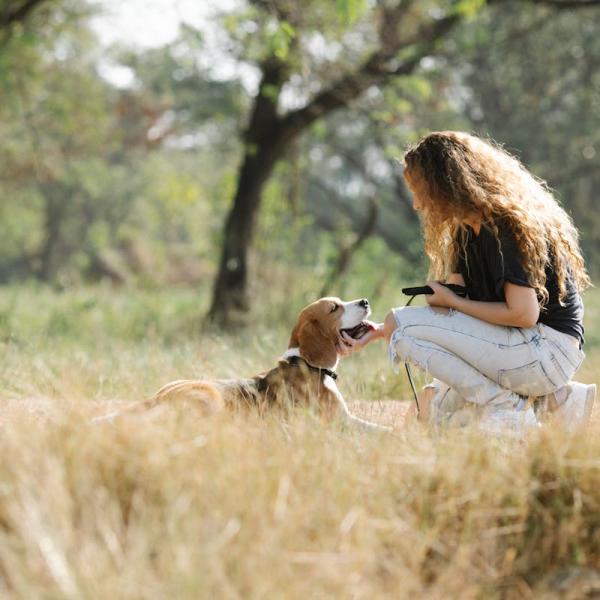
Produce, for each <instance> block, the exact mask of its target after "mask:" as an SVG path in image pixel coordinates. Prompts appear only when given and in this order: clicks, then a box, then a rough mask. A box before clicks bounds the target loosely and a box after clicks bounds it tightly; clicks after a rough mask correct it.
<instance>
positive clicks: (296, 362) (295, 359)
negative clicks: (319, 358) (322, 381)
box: [287, 356, 338, 380]
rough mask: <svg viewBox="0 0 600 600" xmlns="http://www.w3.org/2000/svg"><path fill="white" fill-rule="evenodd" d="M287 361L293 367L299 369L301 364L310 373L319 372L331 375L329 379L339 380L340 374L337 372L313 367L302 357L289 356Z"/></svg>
mask: <svg viewBox="0 0 600 600" xmlns="http://www.w3.org/2000/svg"><path fill="white" fill-rule="evenodd" d="M287 361H288V363H289V364H290V365H292V367H299V366H300V365H301V364H303V365H304V366H306V368H307V369H308V370H309V371H318V372H319V373H323V374H324V375H329V377H331V378H332V379H333V380H336V379H337V378H338V374H337V373H336V372H335V371H332V370H331V369H325V368H324V367H313V366H312V365H311V364H309V363H308V362H307V361H306V360H305V359H304V358H302V357H301V356H288V358H287Z"/></svg>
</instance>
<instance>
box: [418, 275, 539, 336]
mask: <svg viewBox="0 0 600 600" xmlns="http://www.w3.org/2000/svg"><path fill="white" fill-rule="evenodd" d="M427 285H429V286H430V287H431V288H432V289H433V290H434V292H435V293H434V294H433V295H430V296H426V297H425V298H426V299H427V302H428V304H430V305H432V306H446V307H448V308H454V309H455V310H458V311H460V312H462V313H465V314H466V315H470V316H472V317H476V318H477V319H481V320H482V321H487V322H488V323H494V324H495V325H506V326H509V327H523V328H526V327H533V326H534V325H535V324H536V323H537V320H538V317H539V315H540V306H539V303H538V299H537V296H536V293H535V290H534V289H533V288H530V287H525V286H522V285H516V284H514V283H510V282H508V281H507V282H506V283H505V284H504V297H505V298H506V302H479V301H477V300H469V299H468V298H461V297H460V296H457V295H456V294H455V293H453V292H451V291H450V290H449V289H447V288H445V287H444V286H442V285H440V284H439V283H438V282H435V281H429V282H427Z"/></svg>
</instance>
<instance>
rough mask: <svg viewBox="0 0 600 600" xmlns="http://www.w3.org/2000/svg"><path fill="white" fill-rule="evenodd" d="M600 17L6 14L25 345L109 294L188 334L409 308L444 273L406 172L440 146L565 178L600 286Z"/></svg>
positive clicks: (5, 2) (124, 9) (3, 274)
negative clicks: (56, 311)
mask: <svg viewBox="0 0 600 600" xmlns="http://www.w3.org/2000/svg"><path fill="white" fill-rule="evenodd" d="M598 4H599V3H598V2H596V1H594V0H580V1H576V0H573V1H569V0H547V1H543V0H539V1H536V0H521V1H502V2H500V1H495V2H494V1H488V2H485V1H483V0H419V1H418V2H416V1H411V0H389V1H388V0H303V1H302V2H300V1H299V0H246V1H243V0H227V1H218V0H204V1H203V0H195V1H192V0H128V1H127V2H121V1H119V0H101V1H99V0H96V1H91V0H90V1H85V0H1V1H0V198H1V200H0V284H1V285H2V289H3V292H2V304H1V308H0V328H2V329H1V331H2V335H3V337H4V338H5V339H6V338H10V337H11V336H14V335H15V333H14V330H15V327H14V323H13V324H12V325H11V319H13V318H14V314H15V311H18V310H25V309H24V308H23V304H24V303H25V304H28V305H29V306H30V308H29V309H28V310H29V311H30V314H29V316H28V318H27V319H26V320H27V321H28V322H30V323H37V324H38V325H39V323H40V319H41V318H42V317H43V318H44V319H46V321H44V327H46V328H49V330H50V331H55V330H56V331H60V330H61V328H66V329H68V328H69V327H70V326H72V325H70V323H71V322H74V319H75V316H76V314H78V311H79V313H82V314H83V313H86V314H87V312H89V310H92V309H93V307H94V303H95V302H96V301H97V300H96V299H97V298H98V297H105V298H112V299H114V298H117V297H125V296H127V297H129V298H132V297H141V296H139V294H142V295H145V296H144V298H145V300H144V302H145V303H146V304H145V307H146V309H147V307H148V306H152V305H154V304H161V303H164V302H167V298H168V299H169V300H168V301H169V302H171V303H172V304H171V306H172V308H171V309H170V312H169V313H168V315H167V316H165V317H164V318H165V320H169V323H171V324H172V323H173V322H174V320H175V321H176V320H177V319H178V318H181V315H182V314H183V313H185V315H186V316H185V319H184V320H180V321H178V326H177V327H178V331H192V330H193V329H194V327H195V326H196V325H199V324H200V323H201V322H203V321H204V322H206V320H205V319H206V317H207V315H208V321H209V322H213V323H217V324H219V325H232V324H233V325H235V324H237V323H238V322H241V321H247V320H248V317H249V316H250V317H252V316H257V315H258V316H260V315H261V314H262V315H263V316H264V315H268V317H269V318H271V319H275V318H276V319H278V320H279V321H284V320H288V321H287V322H289V319H291V318H293V315H294V314H295V312H296V311H297V309H298V308H299V307H301V306H302V305H303V304H304V303H305V302H307V301H311V300H313V299H315V298H316V297H318V296H319V295H322V294H327V293H332V294H335V295H339V296H343V297H348V296H351V297H356V296H368V297H369V298H371V300H372V301H373V302H374V303H375V305H376V306H381V307H382V308H383V307H384V306H387V305H389V304H400V303H403V301H404V300H403V299H402V298H401V294H400V292H399V288H400V287H401V285H402V283H404V282H412V283H415V284H417V283H420V282H421V281H423V279H424V278H425V275H426V262H425V259H424V255H423V250H422V242H421V239H420V231H419V223H418V219H417V217H416V215H415V213H414V212H413V211H412V209H411V200H410V195H409V194H408V192H407V189H406V188H405V186H404V183H403V179H402V172H401V168H400V165H399V163H398V159H401V157H402V154H403V151H404V149H405V148H406V146H407V145H408V144H410V143H412V142H415V141H416V140H418V139H419V137H420V136H422V135H423V134H424V133H426V132H428V131H431V130H439V129H461V130H467V131H471V132H475V133H477V134H480V135H483V136H490V137H491V138H493V139H495V140H496V141H498V142H500V143H501V144H503V145H504V146H505V147H506V148H507V149H508V150H509V151H511V152H512V153H514V154H516V155H517V156H518V157H519V158H520V159H521V160H522V161H523V162H524V163H525V165H526V166H527V167H528V168H529V169H530V170H531V171H532V172H533V173H534V174H536V175H537V176H539V177H541V178H542V179H545V180H547V181H548V183H549V185H550V186H551V187H552V188H553V189H554V190H555V191H556V195H557V197H558V198H559V199H560V201H561V202H562V204H563V206H564V207H565V208H566V210H567V211H568V212H569V213H570V214H571V215H572V217H573V219H574V221H575V223H576V225H577V226H578V227H579V229H580V231H581V243H582V246H583V250H584V253H585V256H586V259H587V263H588V267H589V270H590V272H591V274H592V277H595V276H597V275H598V266H597V265H598V259H599V258H600V211H598V210H596V203H597V193H598V192H597V190H598V189H599V188H600V126H599V125H600V6H597V5H598ZM82 290H85V291H83V292H82ZM121 290H125V292H124V293H123V294H121ZM69 294H71V296H69V297H75V296H76V295H77V294H80V297H82V298H83V300H81V301H80V302H79V303H76V304H75V305H70V308H69V311H68V315H67V316H65V315H63V316H60V318H59V317H57V318H56V323H54V322H50V323H49V322H48V320H47V319H48V318H50V317H48V314H49V313H51V312H52V311H50V310H48V311H47V310H42V309H40V308H39V307H40V306H41V305H40V304H39V302H41V301H42V299H43V298H49V297H50V296H51V297H52V298H53V299H56V298H60V297H63V296H65V295H69ZM136 294H138V296H136ZM150 298H155V300H152V299H150ZM36 302H38V304H36ZM19 307H20V308H19ZM32 307H33V308H32ZM36 307H37V308H36ZM124 310H125V309H118V308H116V309H114V315H115V316H114V320H115V322H116V321H118V319H119V316H120V315H121V316H122V315H123V311H124ZM261 311H262V312H261ZM147 312H148V314H149V315H150V316H147V317H140V319H141V321H140V323H137V324H135V323H134V325H131V327H133V329H134V330H136V331H137V330H138V329H139V331H140V335H145V333H147V331H148V328H149V327H150V328H151V327H152V326H153V325H152V323H153V321H152V316H151V311H147ZM376 316H378V315H376ZM36 319H37V320H36ZM36 326H37V325H36ZM32 327H34V325H32ZM115 327H116V328H117V329H118V327H117V326H115ZM136 328H137V329H136ZM591 342H592V343H593V342H594V337H593V334H592V338H591Z"/></svg>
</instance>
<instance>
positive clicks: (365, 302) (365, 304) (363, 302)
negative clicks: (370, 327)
mask: <svg viewBox="0 0 600 600" xmlns="http://www.w3.org/2000/svg"><path fill="white" fill-rule="evenodd" d="M358 305H359V306H362V307H363V308H368V307H369V301H368V300H367V299H366V298H363V299H362V300H359V301H358Z"/></svg>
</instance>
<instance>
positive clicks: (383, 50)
mask: <svg viewBox="0 0 600 600" xmlns="http://www.w3.org/2000/svg"><path fill="white" fill-rule="evenodd" d="M396 9H398V7H396ZM383 18H390V19H391V16H390V15H389V11H387V13H386V12H384V14H383ZM459 20H460V15H459V14H457V13H453V14H450V15H447V16H446V17H443V18H441V19H439V20H438V21H436V22H434V23H433V24H429V25H426V26H425V27H421V28H420V29H419V31H418V32H417V34H416V35H415V36H414V37H415V39H417V40H420V39H422V40H424V42H421V43H418V42H417V43H416V44H414V45H416V49H415V52H414V54H413V56H411V57H410V58H408V59H406V60H405V61H403V62H402V63H400V65H398V66H397V67H393V68H392V67H390V65H389V62H390V61H391V59H393V58H394V57H395V56H396V55H397V53H398V52H399V51H400V50H401V49H403V48H408V47H410V46H411V45H413V43H411V42H407V41H406V40H402V39H401V38H400V37H399V35H398V33H396V36H395V37H394V35H393V34H392V32H391V31H392V30H391V29H389V28H388V27H384V28H382V29H381V30H380V33H381V34H382V36H383V40H382V41H383V44H382V46H381V47H380V48H378V49H377V50H376V51H375V52H374V53H373V54H371V56H370V57H369V58H368V59H367V60H366V61H365V62H363V63H362V64H361V65H360V66H359V67H358V68H357V69H356V70H355V71H353V72H351V73H348V74H347V75H345V76H344V77H342V78H340V79H338V80H337V81H335V82H334V83H333V84H332V85H331V86H330V87H329V88H327V89H325V90H323V91H322V92H321V93H319V94H317V96H315V97H314V98H313V99H312V100H311V101H310V102H309V103H308V104H307V105H305V106H304V107H302V108H299V109H297V110H295V111H292V112H290V113H288V114H287V115H286V116H285V117H283V118H282V120H281V125H282V130H283V131H284V132H285V133H287V134H288V136H289V137H293V136H294V135H296V134H297V133H298V132H299V131H301V130H303V129H304V128H306V127H307V126H308V125H310V124H311V123H313V122H314V121H316V120H317V119H318V118H320V117H322V116H323V115H325V114H327V113H329V112H330V111H332V110H334V109H336V108H339V107H342V106H345V105H347V104H348V103H349V102H350V101H351V100H354V99H355V98H357V97H358V96H359V95H360V94H361V93H362V92H364V91H365V90H366V89H368V88H369V87H370V86H371V85H374V84H377V83H382V82H384V81H385V80H387V79H389V78H390V77H393V76H398V75H408V74H410V73H412V72H413V71H414V70H415V68H416V67H417V66H418V64H419V62H420V61H421V60H422V59H423V58H424V57H426V56H428V55H429V54H430V53H431V51H432V50H433V48H434V47H435V45H436V43H437V42H438V41H439V40H440V39H441V38H443V37H444V36H445V35H446V34H447V33H448V32H449V31H450V30H451V29H452V28H453V27H454V26H455V25H456V24H457V23H458V21H459ZM395 23H396V32H397V25H398V23H399V21H398V20H396V21H395Z"/></svg>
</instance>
